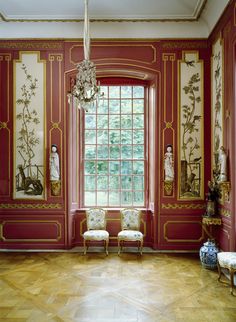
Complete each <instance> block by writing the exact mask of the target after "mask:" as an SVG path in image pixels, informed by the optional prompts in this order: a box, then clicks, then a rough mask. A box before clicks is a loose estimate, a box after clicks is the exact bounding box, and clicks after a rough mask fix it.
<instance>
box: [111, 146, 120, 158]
mask: <svg viewBox="0 0 236 322" xmlns="http://www.w3.org/2000/svg"><path fill="white" fill-rule="evenodd" d="M119 158H120V147H119V146H118V145H116V146H115V145H113V146H110V159H119Z"/></svg>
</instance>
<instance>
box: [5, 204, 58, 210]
mask: <svg viewBox="0 0 236 322" xmlns="http://www.w3.org/2000/svg"><path fill="white" fill-rule="evenodd" d="M0 209H62V204H59V203H45V204H35V203H26V204H23V203H1V204H0Z"/></svg>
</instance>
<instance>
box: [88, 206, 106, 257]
mask: <svg viewBox="0 0 236 322" xmlns="http://www.w3.org/2000/svg"><path fill="white" fill-rule="evenodd" d="M94 211H95V212H96V211H101V212H102V213H103V215H104V224H103V225H100V227H98V228H96V229H94V228H93V227H92V225H91V222H90V215H91V214H90V212H94ZM85 213H86V224H87V231H96V230H103V231H106V226H107V211H106V210H105V209H103V208H99V207H96V208H90V209H88V210H86V212H85ZM91 240H98V241H103V242H104V249H105V252H106V255H108V244H109V235H108V238H106V239H85V238H84V242H83V246H84V255H86V253H87V250H88V248H89V245H88V242H89V241H91Z"/></svg>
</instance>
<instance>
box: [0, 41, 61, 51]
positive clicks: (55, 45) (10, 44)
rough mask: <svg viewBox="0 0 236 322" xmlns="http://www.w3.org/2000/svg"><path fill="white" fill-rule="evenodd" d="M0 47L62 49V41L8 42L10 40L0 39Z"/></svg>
mask: <svg viewBox="0 0 236 322" xmlns="http://www.w3.org/2000/svg"><path fill="white" fill-rule="evenodd" d="M0 48H1V49H19V50H22V49H31V50H40V49H54V50H55V49H58V50H59V49H60V50H62V49H63V43H60V42H46V41H45V42H38V41H37V42H34V41H33V40H32V41H27V42H25V41H23V42H10V41H0Z"/></svg>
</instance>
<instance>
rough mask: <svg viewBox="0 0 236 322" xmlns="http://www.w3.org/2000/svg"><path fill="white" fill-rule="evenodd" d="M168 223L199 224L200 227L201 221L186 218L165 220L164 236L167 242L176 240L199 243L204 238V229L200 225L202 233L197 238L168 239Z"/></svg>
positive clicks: (178, 241)
mask: <svg viewBox="0 0 236 322" xmlns="http://www.w3.org/2000/svg"><path fill="white" fill-rule="evenodd" d="M168 224H199V225H200V226H201V227H202V223H201V222H200V221H187V220H183V221H173V220H171V221H167V222H165V224H164V227H163V228H164V238H165V240H166V241H168V242H177V243H186V242H188V243H189V242H192V243H199V242H200V241H201V240H203V239H204V230H203V227H202V235H201V237H199V238H198V239H169V238H168V237H167V234H166V233H167V225H168Z"/></svg>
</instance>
